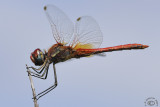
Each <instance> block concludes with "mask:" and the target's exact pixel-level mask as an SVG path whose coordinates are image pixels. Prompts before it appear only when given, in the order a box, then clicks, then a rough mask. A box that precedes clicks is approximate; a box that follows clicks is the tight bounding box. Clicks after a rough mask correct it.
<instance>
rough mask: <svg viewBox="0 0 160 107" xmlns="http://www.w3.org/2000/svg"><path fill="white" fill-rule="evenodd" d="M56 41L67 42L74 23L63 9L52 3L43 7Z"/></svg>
mask: <svg viewBox="0 0 160 107" xmlns="http://www.w3.org/2000/svg"><path fill="white" fill-rule="evenodd" d="M44 10H45V13H46V15H47V18H48V20H49V22H50V24H51V27H52V32H53V37H54V39H55V40H56V42H57V43H62V44H64V45H65V44H67V43H68V42H69V40H70V38H71V37H72V35H73V32H74V25H73V23H72V22H71V21H70V19H69V18H68V17H67V16H66V15H65V13H64V12H63V11H61V10H60V9H59V8H57V7H56V6H53V5H47V6H45V7H44Z"/></svg>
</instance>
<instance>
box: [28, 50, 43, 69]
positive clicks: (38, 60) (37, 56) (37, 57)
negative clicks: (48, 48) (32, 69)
mask: <svg viewBox="0 0 160 107" xmlns="http://www.w3.org/2000/svg"><path fill="white" fill-rule="evenodd" d="M30 59H31V60H32V62H33V63H34V64H35V65H38V66H40V65H42V64H43V63H44V61H45V55H44V53H43V52H42V51H41V50H40V49H39V48H38V49H36V50H34V52H32V53H31V56H30Z"/></svg>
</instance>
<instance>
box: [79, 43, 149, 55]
mask: <svg viewBox="0 0 160 107" xmlns="http://www.w3.org/2000/svg"><path fill="white" fill-rule="evenodd" d="M147 47H149V46H148V45H142V44H125V45H118V46H113V47H107V48H97V49H77V51H79V52H81V53H85V54H92V53H93V54H96V53H102V52H111V51H120V50H131V49H144V48H147Z"/></svg>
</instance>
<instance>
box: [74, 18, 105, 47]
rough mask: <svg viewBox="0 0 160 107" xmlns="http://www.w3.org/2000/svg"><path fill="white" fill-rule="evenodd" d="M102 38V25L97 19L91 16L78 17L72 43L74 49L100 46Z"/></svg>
mask: <svg viewBox="0 0 160 107" xmlns="http://www.w3.org/2000/svg"><path fill="white" fill-rule="evenodd" d="M102 39H103V37H102V33H101V30H100V27H99V25H98V23H97V22H96V20H95V19H93V18H92V17H90V16H83V17H79V18H78V19H77V21H76V25H75V33H74V39H73V42H72V45H71V46H72V47H73V48H74V49H93V48H98V47H99V46H100V45H101V43H102Z"/></svg>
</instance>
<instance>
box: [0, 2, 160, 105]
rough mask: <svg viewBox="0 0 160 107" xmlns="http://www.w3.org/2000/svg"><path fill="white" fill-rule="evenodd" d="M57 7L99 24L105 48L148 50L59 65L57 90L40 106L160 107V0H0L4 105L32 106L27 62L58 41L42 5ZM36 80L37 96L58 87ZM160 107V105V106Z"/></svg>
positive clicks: (1, 101)
mask: <svg viewBox="0 0 160 107" xmlns="http://www.w3.org/2000/svg"><path fill="white" fill-rule="evenodd" d="M46 4H53V5H55V6H57V7H58V8H60V9H61V10H63V11H64V12H65V13H66V14H67V15H68V17H69V18H70V19H71V20H72V21H73V22H75V20H76V19H77V18H78V17H80V16H83V15H88V16H92V17H93V18H95V19H96V20H97V22H98V23H99V25H100V28H101V31H102V32H103V43H102V45H101V47H110V46H116V45H121V44H128V43H141V44H145V45H149V46H150V47H149V48H147V49H144V50H131V51H117V52H110V53H106V57H99V56H94V57H89V58H81V59H73V60H71V61H67V62H63V63H59V64H57V65H56V69H57V76H58V87H57V88H56V89H54V90H53V91H51V92H50V93H49V94H47V95H45V96H44V97H42V98H40V99H39V100H38V104H39V107H144V106H145V102H146V99H147V98H149V97H154V98H155V99H156V100H157V101H158V102H159V103H160V85H159V81H160V65H159V64H160V57H159V55H160V50H159V46H160V1H159V0H130V1H128V0H94V1H93V0H79V1H75V0H67V1H66V0H34V1H33V0H23V1H22V0H5V1H0V50H1V53H0V59H1V61H0V65H1V71H0V75H1V78H0V85H1V87H0V106H1V107H10V106H13V107H33V100H32V91H31V87H30V82H29V78H28V74H27V72H26V67H25V64H28V65H29V66H34V64H33V63H32V62H31V60H30V58H29V57H30V53H31V52H32V51H34V49H36V48H41V49H48V48H49V47H50V46H52V44H55V43H56V42H55V40H54V38H53V36H52V31H51V27H50V25H49V22H48V20H47V18H46V16H45V14H44V11H43V7H44V6H45V5H46ZM53 77H54V75H53V68H52V65H51V66H50V69H49V75H48V78H47V80H40V79H37V78H33V80H34V84H35V88H36V93H37V94H38V93H39V92H41V91H43V90H44V89H46V88H48V87H49V86H50V85H52V84H53V83H54V78H53ZM159 106H160V105H159Z"/></svg>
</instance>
